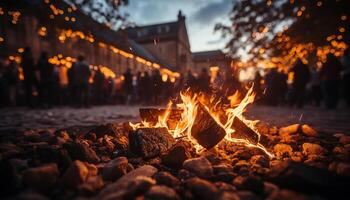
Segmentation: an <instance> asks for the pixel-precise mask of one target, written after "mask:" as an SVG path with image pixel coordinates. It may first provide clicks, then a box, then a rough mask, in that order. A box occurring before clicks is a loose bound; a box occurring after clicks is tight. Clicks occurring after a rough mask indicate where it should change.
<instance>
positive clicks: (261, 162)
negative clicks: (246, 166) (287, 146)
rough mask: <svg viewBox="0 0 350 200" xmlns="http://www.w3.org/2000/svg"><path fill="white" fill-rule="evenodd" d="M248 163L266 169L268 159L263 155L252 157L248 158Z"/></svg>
mask: <svg viewBox="0 0 350 200" xmlns="http://www.w3.org/2000/svg"><path fill="white" fill-rule="evenodd" d="M249 163H250V164H252V165H258V166H261V167H268V166H269V159H268V158H267V157H266V156H265V155H254V156H252V157H251V158H250V160H249Z"/></svg>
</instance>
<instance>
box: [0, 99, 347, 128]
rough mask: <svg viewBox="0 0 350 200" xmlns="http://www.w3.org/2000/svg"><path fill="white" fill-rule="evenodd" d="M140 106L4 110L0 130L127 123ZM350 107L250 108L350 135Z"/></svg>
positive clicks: (266, 117) (251, 113) (281, 121)
mask: <svg viewBox="0 0 350 200" xmlns="http://www.w3.org/2000/svg"><path fill="white" fill-rule="evenodd" d="M139 107H140V106H138V105H135V106H124V105H113V106H112V105H109V106H98V107H91V108H88V109H75V108H69V107H60V108H53V109H47V110H43V109H41V110H40V109H35V110H33V109H26V108H12V109H10V108H5V109H0V130H5V129H13V128H16V129H18V128H20V129H22V128H61V127H68V126H72V125H96V124H100V123H107V122H125V121H135V120H138V119H139V118H138V109H139ZM349 111H350V110H349V109H344V108H343V109H338V110H325V109H322V108H315V107H306V108H304V109H295V108H289V107H268V106H252V107H249V108H248V109H247V112H246V114H245V115H246V116H247V118H249V119H258V120H261V121H263V122H266V123H268V124H269V125H274V126H279V127H280V126H286V125H290V124H294V123H306V124H309V125H311V126H313V127H314V128H316V129H318V130H322V131H323V132H331V133H337V132H342V133H347V134H350V112H349Z"/></svg>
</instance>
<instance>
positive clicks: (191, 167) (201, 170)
mask: <svg viewBox="0 0 350 200" xmlns="http://www.w3.org/2000/svg"><path fill="white" fill-rule="evenodd" d="M183 168H184V169H187V170H188V171H190V172H193V173H194V174H196V175H197V176H198V177H201V178H206V177H210V176H212V175H213V167H212V165H211V163H210V162H209V161H208V160H207V159H206V158H205V157H199V158H192V159H188V160H186V161H185V162H184V163H183Z"/></svg>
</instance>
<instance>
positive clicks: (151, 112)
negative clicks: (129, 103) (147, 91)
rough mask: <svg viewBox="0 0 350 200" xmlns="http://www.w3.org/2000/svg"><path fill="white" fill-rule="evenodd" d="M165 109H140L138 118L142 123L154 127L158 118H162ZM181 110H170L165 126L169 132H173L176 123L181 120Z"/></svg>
mask: <svg viewBox="0 0 350 200" xmlns="http://www.w3.org/2000/svg"><path fill="white" fill-rule="evenodd" d="M166 111H167V109H163V108H140V109H139V112H140V117H141V120H142V121H146V122H148V123H150V124H151V125H155V124H156V123H157V122H158V118H159V116H163V115H164V114H165V112H166ZM182 112H183V110H181V109H171V110H170V113H169V115H168V117H167V125H168V127H169V129H170V130H174V129H175V127H176V125H177V123H178V122H179V121H180V119H181V113H182Z"/></svg>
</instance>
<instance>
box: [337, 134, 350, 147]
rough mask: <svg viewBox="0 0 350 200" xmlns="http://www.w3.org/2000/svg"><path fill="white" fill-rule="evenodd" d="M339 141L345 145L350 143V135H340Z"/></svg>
mask: <svg viewBox="0 0 350 200" xmlns="http://www.w3.org/2000/svg"><path fill="white" fill-rule="evenodd" d="M339 142H340V143H342V144H343V145H345V144H349V143H350V136H348V135H342V136H340V137H339Z"/></svg>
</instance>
